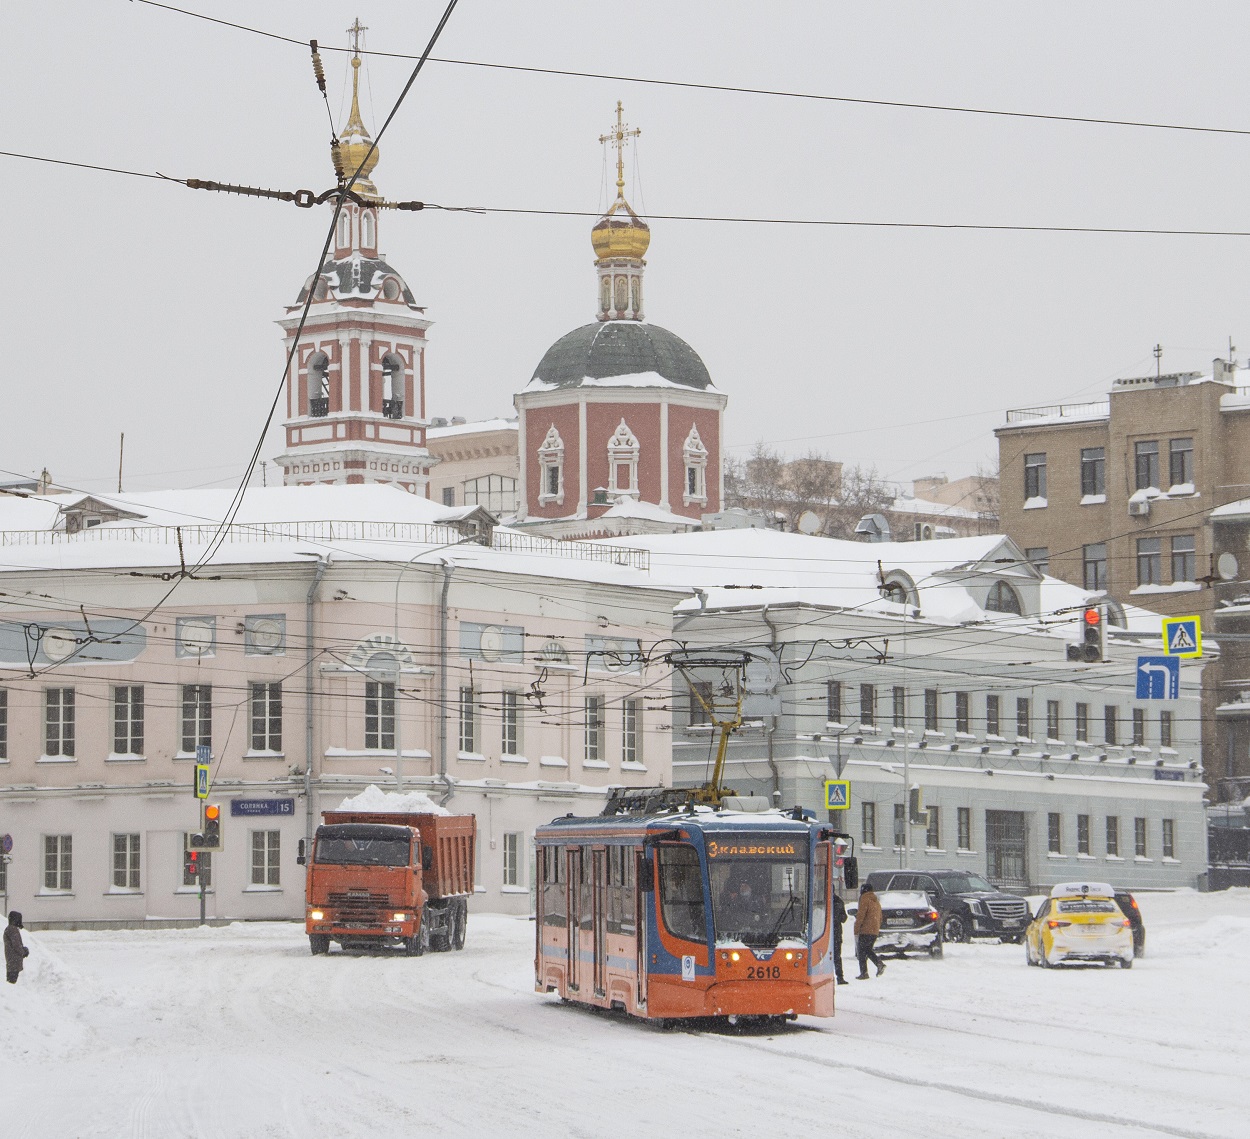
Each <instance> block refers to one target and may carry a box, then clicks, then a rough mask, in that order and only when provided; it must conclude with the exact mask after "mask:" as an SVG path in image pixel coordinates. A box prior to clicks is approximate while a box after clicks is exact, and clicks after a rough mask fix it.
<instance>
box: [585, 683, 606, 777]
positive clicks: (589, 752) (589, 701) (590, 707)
mask: <svg viewBox="0 0 1250 1139" xmlns="http://www.w3.org/2000/svg"><path fill="white" fill-rule="evenodd" d="M583 711H584V714H585V719H584V722H583V727H582V734H583V742H584V749H583V754H584V756H585V759H586V762H587V763H599V762H600V761H601V760H602V759H603V697H602V696H587V697H585V698H584V700H583Z"/></svg>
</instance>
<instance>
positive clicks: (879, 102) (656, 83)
mask: <svg viewBox="0 0 1250 1139" xmlns="http://www.w3.org/2000/svg"><path fill="white" fill-rule="evenodd" d="M138 2H139V3H140V4H145V5H147V6H148V7H149V8H162V9H164V10H165V11H167V12H174V13H176V14H178V15H180V16H189V17H191V18H193V19H196V20H204V21H206V22H207V23H210V24H219V25H221V26H222V27H227V28H233V29H234V30H235V31H240V32H247V33H249V34H250V35H256V36H263V37H264V38H266V39H271V40H277V41H278V42H280V43H288V44H295V45H297V46H300V47H303V46H304V45H305V44H306V43H307V40H302V39H297V38H295V37H293V36H286V35H281V34H279V33H277V32H268V31H265V30H264V29H262V28H255V27H251V26H250V25H248V24H240V23H237V22H235V21H233V20H223V19H220V18H219V17H216V16H208V15H205V14H204V13H203V12H195V11H192V10H191V9H189V8H180V7H177V6H176V5H174V4H164V3H161V2H160V0H138ZM326 50H328V51H349V50H351V49H349V48H341V47H330V48H327V49H326ZM361 54H362V55H374V56H378V57H380V58H384V59H415V58H416V57H415V56H413V55H412V54H410V53H407V52H398V51H368V52H364V51H362V52H361ZM429 58H430V62H431V63H441V64H445V65H447V66H451V67H478V68H484V69H486V70H491V71H516V72H521V73H524V74H530V75H549V76H554V77H556V78H561V79H594V80H599V81H602V82H609V83H635V84H639V85H641V86H647V87H674V88H679V89H685V90H691V91H714V92H720V93H723V94H732V95H755V96H760V97H766V98H773V99H796V100H802V101H806V102H816V103H842V104H847V105H851V106H863V107H882V108H887V109H892V110H906V111H935V112H940V113H943V114H956V115H986V116H989V117H993V118H1007V119H1023V120H1031V121H1035V122H1047V123H1075V124H1079V125H1083V126H1109V127H1134V128H1138V129H1143V130H1166V131H1191V132H1196V133H1199V134H1224V135H1240V136H1242V137H1246V136H1250V128H1241V127H1208V126H1199V125H1195V124H1192V123H1165V122H1156V121H1153V120H1149V119H1111V118H1100V117H1098V116H1095V115H1059V114H1047V113H1044V112H1038V111H1005V110H1000V109H997V108H993V107H970V106H963V105H960V104H954V103H920V102H911V101H906V100H902V99H868V98H864V97H860V96H853V95H823V94H819V93H817V92H812V91H787V90H783V89H778V88H770V87H743V86H738V85H735V84H731V83H695V82H693V81H690V80H682V79H655V78H648V77H646V76H639V75H615V74H612V73H609V72H601V71H578V70H575V69H572V68H558V67H532V66H527V65H524V64H518V63H489V62H486V61H484V60H476V59H446V58H442V57H440V56H430V57H429Z"/></svg>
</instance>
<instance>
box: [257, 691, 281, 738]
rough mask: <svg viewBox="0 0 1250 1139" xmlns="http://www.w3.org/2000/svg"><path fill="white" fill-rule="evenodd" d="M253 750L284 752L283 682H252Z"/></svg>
mask: <svg viewBox="0 0 1250 1139" xmlns="http://www.w3.org/2000/svg"><path fill="white" fill-rule="evenodd" d="M252 750H253V751H278V752H280V751H281V750H282V682H281V681H276V680H275V681H253V682H252Z"/></svg>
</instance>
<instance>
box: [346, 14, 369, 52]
mask: <svg viewBox="0 0 1250 1139" xmlns="http://www.w3.org/2000/svg"><path fill="white" fill-rule="evenodd" d="M368 30H369V29H368V28H367V27H365V26H364V24H362V23H361V22H360V17H359V16H357V17H356V19H355V21H354V22H353V23H352V26H351V27H350V28H348V29H347V34H348V35H349V36H351V37H352V51H353V52H354V53H355V54H356V55H359V54H360V40H361V37H362V36H363V35H364V33H365V32H367V31H368Z"/></svg>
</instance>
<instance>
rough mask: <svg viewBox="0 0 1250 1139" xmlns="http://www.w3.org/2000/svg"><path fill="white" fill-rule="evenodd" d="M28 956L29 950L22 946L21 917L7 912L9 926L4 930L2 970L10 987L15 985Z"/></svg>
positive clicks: (11, 911) (13, 912) (15, 913)
mask: <svg viewBox="0 0 1250 1139" xmlns="http://www.w3.org/2000/svg"><path fill="white" fill-rule="evenodd" d="M29 956H30V950H29V949H27V948H26V946H24V945H23V944H22V915H21V914H19V913H18V912H17V910H10V911H9V924H8V925H7V926H6V927H5V930H4V969H5V973H6V975H7V978H8V982H9V984H10V985H16V984H17V975H18V974H19V973H20V972H21V971H22V962H23V961H24V960H25V959H26V958H27V957H29Z"/></svg>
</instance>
